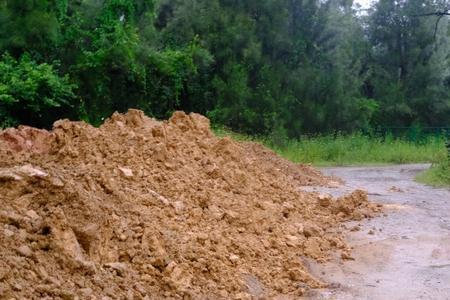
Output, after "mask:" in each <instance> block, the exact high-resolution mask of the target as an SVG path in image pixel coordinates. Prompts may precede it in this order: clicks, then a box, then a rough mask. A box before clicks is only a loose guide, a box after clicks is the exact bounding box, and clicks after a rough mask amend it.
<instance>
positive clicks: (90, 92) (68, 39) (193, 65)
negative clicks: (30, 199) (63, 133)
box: [0, 0, 450, 160]
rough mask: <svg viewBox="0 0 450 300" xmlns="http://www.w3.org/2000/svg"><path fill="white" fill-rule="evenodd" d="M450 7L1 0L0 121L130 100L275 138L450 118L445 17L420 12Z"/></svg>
mask: <svg viewBox="0 0 450 300" xmlns="http://www.w3.org/2000/svg"><path fill="white" fill-rule="evenodd" d="M447 6H448V3H447V1H438V0H401V1H397V0H379V1H377V2H374V4H373V6H372V8H371V9H370V10H369V11H368V12H366V13H364V12H363V11H361V10H359V9H358V8H357V7H355V6H354V5H353V2H352V1H341V0H325V1H320V0H310V1H296V0H294V1H293V0H258V1H229V0H103V1H99V0H83V1H69V0H60V1H55V0H28V1H17V0H0V54H3V58H2V62H1V63H2V74H1V75H0V86H1V89H0V93H1V102H0V125H1V126H9V125H14V124H18V123H23V124H28V125H35V126H45V127H48V126H50V124H51V122H52V121H54V120H56V119H58V118H61V117H66V116H69V117H71V118H75V119H76V118H78V119H79V118H82V119H85V120H87V121H89V122H91V123H93V124H98V123H100V122H101V120H102V119H103V118H105V117H107V116H109V115H110V114H111V113H112V112H113V111H116V110H117V111H125V110H127V109H128V108H130V107H134V108H140V109H143V110H144V111H145V112H146V113H147V114H149V115H152V116H155V117H158V118H163V117H167V116H168V115H169V114H170V113H171V112H172V111H174V110H177V109H181V110H185V111H196V112H199V113H203V114H206V115H208V116H209V117H211V118H212V120H213V122H215V123H216V124H221V125H225V126H227V127H230V128H232V129H233V130H234V131H238V132H241V133H246V134H256V135H265V136H280V138H281V139H285V138H286V137H287V138H290V139H299V138H300V137H301V136H303V135H305V134H315V133H322V134H327V133H332V132H336V131H341V132H346V133H349V132H357V131H359V130H369V129H370V128H375V127H378V126H448V125H449V124H448V120H450V64H449V57H448V53H449V51H450V40H449V39H450V36H449V34H450V31H449V30H448V22H445V21H444V20H445V18H444V20H443V21H441V22H439V23H438V26H437V27H436V16H426V17H425V16H420V15H421V14H427V13H430V12H435V11H440V10H443V9H448V7H447ZM435 32H436V34H435ZM323 139H326V138H318V139H317V143H319V142H320V143H322V142H321V141H322V140H323ZM357 140H358V139H357ZM335 145H336V147H337V149H341V148H339V147H341V146H338V145H339V139H338V140H336V142H335ZM330 147H331V146H330ZM339 151H340V150H339ZM339 151H338V152H337V153H340V152H339ZM393 155H394V154H393ZM341 156H342V155H341V154H339V157H341ZM336 159H337V158H336ZM310 160H311V159H310Z"/></svg>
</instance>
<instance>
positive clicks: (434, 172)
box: [416, 160, 450, 187]
mask: <svg viewBox="0 0 450 300" xmlns="http://www.w3.org/2000/svg"><path fill="white" fill-rule="evenodd" d="M416 180H417V181H419V182H422V183H425V184H428V185H432V186H436V187H445V186H447V187H448V186H450V160H446V161H443V162H441V163H438V164H435V165H433V166H432V167H431V168H430V169H428V170H426V171H425V172H422V173H420V174H419V175H418V176H417V177H416Z"/></svg>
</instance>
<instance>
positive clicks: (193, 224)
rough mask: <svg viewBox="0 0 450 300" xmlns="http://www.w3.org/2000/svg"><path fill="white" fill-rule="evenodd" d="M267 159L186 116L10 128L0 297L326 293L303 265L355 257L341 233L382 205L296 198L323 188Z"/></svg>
mask: <svg viewBox="0 0 450 300" xmlns="http://www.w3.org/2000/svg"><path fill="white" fill-rule="evenodd" d="M261 151H263V152H264V151H265V150H264V149H262V148H259V147H258V146H249V145H242V144H239V143H236V142H234V141H232V140H230V139H228V138H223V139H219V138H216V137H215V136H214V135H213V134H212V133H211V131H210V129H209V121H208V120H207V119H206V118H205V117H202V116H200V115H197V114H190V115H186V114H184V113H182V112H176V113H175V114H174V115H173V116H172V118H171V119H170V120H169V121H165V122H159V121H156V120H154V119H150V118H147V117H145V116H144V115H143V113H142V112H140V111H136V110H130V111H129V112H128V113H127V114H124V115H121V114H114V115H113V116H112V117H111V118H110V119H108V120H107V121H106V122H105V123H104V124H103V125H102V126H101V127H100V128H94V127H92V126H90V125H87V124H85V123H82V122H69V121H67V120H63V121H58V122H56V123H55V125H54V129H53V130H52V131H51V132H47V131H42V130H37V129H33V128H28V127H22V128H19V129H8V130H6V131H3V132H1V133H0V203H1V205H0V298H8V297H16V298H21V297H23V296H26V297H34V298H35V299H45V298H58V297H61V298H64V299H72V298H75V296H78V297H80V298H81V299H90V298H92V297H94V296H95V297H97V299H98V298H99V297H100V298H101V297H110V298H112V299H119V298H122V299H124V298H126V299H133V298H134V299H143V298H145V297H147V299H161V298H183V297H184V298H195V299H198V298H210V299H220V298H223V299H229V298H234V299H246V298H250V297H251V296H253V297H255V298H256V297H260V296H264V295H266V296H271V295H276V294H291V295H299V294H301V293H302V292H303V290H304V288H305V287H320V286H323V283H321V282H320V281H318V280H316V279H314V278H313V277H312V276H310V275H309V274H308V272H307V271H306V269H305V267H304V266H303V265H302V263H301V260H300V258H301V257H302V256H307V257H311V258H314V259H317V260H319V261H320V260H326V259H327V257H328V253H329V252H330V251H339V252H342V253H343V256H344V257H347V256H348V249H347V247H346V245H345V244H344V242H343V240H342V238H341V235H340V233H339V231H338V228H339V226H338V225H339V224H340V223H341V222H343V221H346V220H349V219H361V218H364V217H368V216H371V215H372V214H373V213H374V212H375V211H377V210H378V209H379V208H378V207H376V206H375V205H373V204H370V203H369V202H368V201H367V196H366V194H365V193H364V192H362V191H356V192H354V193H353V194H351V195H349V196H346V197H343V198H341V199H338V200H336V199H331V198H329V197H326V196H319V195H318V194H314V193H307V192H302V191H299V189H298V186H299V185H305V184H318V183H319V184H327V182H328V179H327V178H326V177H324V176H323V175H321V174H320V173H318V172H316V171H313V170H312V169H311V168H309V167H306V166H297V165H294V164H290V163H287V162H286V161H284V160H282V159H280V158H278V157H276V156H275V154H273V153H272V152H267V151H266V152H264V155H261ZM277 161H278V162H279V163H277ZM277 164H279V165H280V166H284V167H280V168H274V167H273V166H274V165H277ZM302 174H303V175H302ZM105 299H107V298H105Z"/></svg>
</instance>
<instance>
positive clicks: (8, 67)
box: [0, 54, 76, 126]
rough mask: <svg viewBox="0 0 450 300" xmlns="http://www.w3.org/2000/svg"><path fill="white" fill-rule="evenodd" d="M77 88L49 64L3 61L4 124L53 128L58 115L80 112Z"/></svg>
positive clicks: (0, 97) (0, 114) (0, 101)
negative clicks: (77, 106) (75, 92)
mask: <svg viewBox="0 0 450 300" xmlns="http://www.w3.org/2000/svg"><path fill="white" fill-rule="evenodd" d="M75 87H76V86H75V85H73V84H71V83H70V82H69V79H68V77H67V76H64V77H61V76H59V75H58V74H57V73H56V71H55V70H54V69H53V66H51V65H48V64H45V63H44V64H37V63H36V62H35V61H33V60H32V59H31V58H30V56H29V55H26V54H24V55H22V57H21V58H20V59H19V60H15V59H14V58H12V57H11V56H9V55H8V54H5V55H3V56H2V58H1V60H0V124H1V125H2V126H11V125H16V124H18V123H23V124H37V125H39V126H49V125H51V123H52V121H53V118H54V117H55V115H57V116H63V115H64V113H67V111H68V110H72V109H74V110H75V109H76V106H75V105H74V104H75V101H76V96H75V94H74V92H73V90H74V88H75Z"/></svg>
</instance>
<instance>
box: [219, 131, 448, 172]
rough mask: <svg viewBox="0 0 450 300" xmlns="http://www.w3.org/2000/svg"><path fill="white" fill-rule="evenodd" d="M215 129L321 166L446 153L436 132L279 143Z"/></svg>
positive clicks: (418, 159) (419, 159)
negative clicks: (412, 138)
mask: <svg viewBox="0 0 450 300" xmlns="http://www.w3.org/2000/svg"><path fill="white" fill-rule="evenodd" d="M215 131H216V134H218V135H219V136H230V137H232V138H233V139H236V140H240V141H243V140H252V141H257V142H261V143H263V144H265V145H266V146H268V147H270V148H272V149H274V150H275V151H276V152H278V153H279V154H280V155H281V156H283V157H285V158H287V159H289V160H291V161H294V162H302V163H311V164H314V165H319V166H325V165H328V166H331V165H334V166H342V165H360V164H403V163H423V162H439V161H443V160H444V159H445V157H446V150H445V147H444V139H443V138H442V137H436V136H429V137H427V138H424V139H422V140H421V141H420V142H411V141H408V140H405V139H401V138H394V137H392V136H389V135H388V136H386V137H370V136H367V135H364V134H361V133H354V134H350V135H342V134H338V135H327V136H315V137H304V138H302V139H300V140H284V141H283V142H282V143H280V142H276V143H275V142H274V139H273V138H271V139H269V138H265V137H260V138H257V137H256V138H255V137H250V136H245V135H241V134H236V133H232V132H230V131H227V130H224V129H216V130H215ZM277 141H279V139H277Z"/></svg>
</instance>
